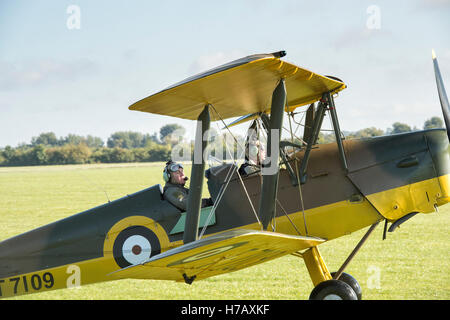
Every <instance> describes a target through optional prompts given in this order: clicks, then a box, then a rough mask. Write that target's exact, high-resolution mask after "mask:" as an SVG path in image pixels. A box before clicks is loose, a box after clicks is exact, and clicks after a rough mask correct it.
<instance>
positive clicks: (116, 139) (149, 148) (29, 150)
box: [0, 124, 185, 166]
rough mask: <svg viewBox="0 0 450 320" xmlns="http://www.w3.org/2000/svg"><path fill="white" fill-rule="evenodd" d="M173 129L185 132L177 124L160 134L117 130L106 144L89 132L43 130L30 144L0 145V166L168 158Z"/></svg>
mask: <svg viewBox="0 0 450 320" xmlns="http://www.w3.org/2000/svg"><path fill="white" fill-rule="evenodd" d="M176 130H177V131H178V132H180V133H181V134H184V132H185V129H184V128H183V127H182V126H180V125H178V124H168V125H165V126H163V127H161V129H160V131H159V136H158V134H156V133H154V134H142V133H140V132H133V131H119V132H115V133H113V134H111V135H110V136H109V138H108V139H107V141H106V143H105V142H104V141H103V140H102V139H101V138H99V137H94V136H91V135H88V136H81V135H75V134H69V135H67V136H66V137H60V138H58V137H57V136H56V135H55V133H53V132H45V133H41V134H40V135H39V136H37V137H33V138H32V139H31V143H28V144H27V143H22V144H19V145H18V146H17V147H11V146H6V147H4V148H0V166H33V165H55V164H85V163H122V162H154V161H167V159H169V158H170V155H171V150H172V146H173V144H174V143H175V142H174V141H173V140H171V134H172V133H173V132H175V131H176Z"/></svg>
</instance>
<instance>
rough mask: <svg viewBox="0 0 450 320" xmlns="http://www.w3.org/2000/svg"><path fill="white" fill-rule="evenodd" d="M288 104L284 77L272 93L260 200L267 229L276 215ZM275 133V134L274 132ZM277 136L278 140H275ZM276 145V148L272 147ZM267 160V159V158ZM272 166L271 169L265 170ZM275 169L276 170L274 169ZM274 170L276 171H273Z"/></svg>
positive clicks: (261, 211)
mask: <svg viewBox="0 0 450 320" xmlns="http://www.w3.org/2000/svg"><path fill="white" fill-rule="evenodd" d="M285 105H286V87H285V82H284V79H281V80H280V82H279V83H278V85H277V87H276V88H275V90H274V91H273V94H272V107H271V110H270V129H271V130H270V134H268V135H267V151H268V152H270V153H271V154H270V156H269V157H268V160H269V163H267V162H266V161H265V163H263V168H262V170H261V171H262V173H263V182H262V190H261V198H260V200H259V216H260V218H261V222H262V224H263V229H264V230H265V229H267V226H268V225H269V222H270V221H271V220H272V219H273V218H274V217H275V200H276V198H277V189H278V173H279V168H278V156H279V152H280V149H279V145H280V138H281V128H282V126H283V112H284V106H285ZM274 133H275V134H274ZM274 138H276V139H277V140H276V141H275V140H273V139H274ZM272 145H274V146H275V148H273V147H272ZM266 160H267V159H266ZM269 166H270V170H265V169H267V167H269ZM272 169H275V170H272ZM273 171H274V173H272V172H273Z"/></svg>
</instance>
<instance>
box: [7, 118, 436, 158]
mask: <svg viewBox="0 0 450 320" xmlns="http://www.w3.org/2000/svg"><path fill="white" fill-rule="evenodd" d="M442 127H443V121H442V120H441V119H440V118H439V117H433V118H431V119H429V120H427V121H425V123H424V126H423V129H431V128H442ZM415 130H419V129H418V128H415V127H414V128H411V127H410V126H409V125H407V124H404V123H400V122H395V123H394V124H393V125H392V127H391V128H388V129H387V130H386V131H383V130H381V129H378V128H375V127H371V128H365V129H361V130H358V131H356V132H345V133H344V135H345V137H346V139H351V138H369V137H375V136H382V135H389V134H397V133H402V132H408V131H415ZM174 133H176V135H175V134H174ZM184 134H185V129H184V128H183V127H182V126H180V125H178V124H168V125H165V126H163V127H161V128H160V130H159V135H158V134H157V133H154V134H142V133H139V132H133V131H119V132H115V133H113V134H111V135H110V136H109V138H108V139H107V141H106V143H105V142H104V141H103V140H102V139H101V138H99V137H94V136H91V135H88V136H80V135H75V134H69V135H67V136H66V137H60V138H58V137H56V135H55V133H53V132H45V133H41V134H40V135H39V136H37V137H33V138H32V139H31V143H29V144H26V143H22V144H20V145H18V146H17V147H11V146H6V147H4V148H0V166H32V165H56V164H85V163H123V162H155V161H167V160H168V159H170V158H171V153H172V148H173V147H174V145H176V144H177V143H180V142H182V143H187V144H189V143H190V142H189V143H188V142H186V141H184V140H183V136H184ZM239 140H241V141H244V140H245V139H244V138H243V137H239ZM334 140H335V138H334V133H333V132H331V133H320V135H319V140H318V142H319V143H329V142H333V141H334Z"/></svg>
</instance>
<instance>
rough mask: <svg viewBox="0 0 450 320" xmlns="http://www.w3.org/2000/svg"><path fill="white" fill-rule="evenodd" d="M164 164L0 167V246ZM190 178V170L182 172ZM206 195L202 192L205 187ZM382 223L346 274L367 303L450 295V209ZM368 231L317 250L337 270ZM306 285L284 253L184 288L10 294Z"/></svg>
mask: <svg viewBox="0 0 450 320" xmlns="http://www.w3.org/2000/svg"><path fill="white" fill-rule="evenodd" d="M163 167H164V164H163V163H136V164H93V165H66V166H41V167H14V168H0V219H1V220H0V221H1V223H0V241H2V240H5V239H7V238H10V237H12V236H15V235H18V234H21V233H23V232H26V231H29V230H31V229H34V228H37V227H39V226H42V225H45V224H48V223H50V222H53V221H56V220H59V219H62V218H65V217H68V216H70V215H73V214H75V213H78V212H81V211H84V210H87V209H89V208H92V207H95V206H98V205H100V204H103V203H105V202H107V201H108V198H109V199H110V200H111V201H112V200H115V199H118V198H120V197H122V196H125V195H126V194H131V193H134V192H136V191H139V190H142V189H144V188H147V187H149V186H152V185H154V184H157V183H160V184H163V181H162V170H163ZM186 172H187V175H188V176H189V172H190V168H189V167H187V168H186ZM204 189H205V190H204V196H207V195H208V192H207V190H206V189H207V188H204ZM383 224H384V223H380V224H379V225H378V227H377V229H376V230H375V231H374V232H373V234H372V235H371V237H370V238H369V239H368V240H367V242H366V243H365V244H364V246H363V247H362V249H361V250H360V251H359V253H358V254H357V255H356V257H355V258H354V260H353V261H352V262H351V263H350V265H349V266H348V267H347V269H346V272H348V273H350V274H351V275H353V276H354V277H355V278H356V279H357V280H358V281H359V283H360V285H361V287H362V290H363V299H365V300H429V299H430V300H448V299H449V298H450V268H449V263H448V262H449V258H450V234H449V227H448V226H449V224H450V204H448V205H446V206H443V207H440V208H439V212H438V213H432V214H427V215H425V214H420V215H417V216H415V217H414V218H412V219H411V220H409V221H407V222H405V223H404V224H403V225H401V227H400V228H399V229H397V230H396V231H395V232H393V233H388V234H387V239H386V240H384V241H383V240H382V234H383ZM366 230H367V229H364V230H359V231H357V232H355V233H353V234H350V235H348V236H345V237H342V238H339V239H336V240H333V241H330V242H327V243H325V244H323V245H321V246H320V247H319V248H320V251H321V253H322V255H323V257H324V259H325V262H326V263H327V266H328V269H329V270H330V271H337V269H338V268H339V267H340V265H341V264H342V262H343V261H344V260H345V259H346V257H347V256H348V254H349V253H350V252H351V251H352V250H353V248H354V246H355V245H356V244H357V242H358V241H359V240H360V239H361V237H362V236H363V235H364V233H365V232H366ZM312 289H313V285H312V282H311V280H310V278H309V275H308V272H307V270H306V267H305V265H304V263H303V260H302V259H300V258H297V257H294V256H291V255H289V256H286V257H282V258H280V259H277V260H273V261H270V262H267V263H264V264H261V265H257V266H254V267H251V268H248V269H244V270H240V271H237V272H234V273H230V274H225V275H220V276H216V277H212V278H209V279H205V280H202V281H198V282H195V281H194V283H193V284H192V285H187V284H184V283H175V282H168V281H157V280H132V279H125V280H119V281H113V282H105V283H98V284H92V285H87V286H82V287H79V288H74V289H64V290H56V291H51V292H43V293H37V294H30V295H24V296H19V297H15V298H12V299H26V300H34V299H36V300H40V299H51V300H62V299H64V300H105V299H108V300H109V299H120V300H126V299H138V300H140V299H150V300H182V299H199V300H206V299H214V300H222V299H227V300H247V299H252V300H253V299H254V300H260V299H261V300H277V299H286V300H303V299H308V297H309V294H310V292H311V290H312Z"/></svg>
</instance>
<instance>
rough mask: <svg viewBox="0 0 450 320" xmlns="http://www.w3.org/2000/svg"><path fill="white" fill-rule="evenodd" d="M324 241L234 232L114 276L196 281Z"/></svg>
mask: <svg viewBox="0 0 450 320" xmlns="http://www.w3.org/2000/svg"><path fill="white" fill-rule="evenodd" d="M324 241H325V240H324V239H320V238H314V237H301V236H289V235H284V234H280V233H274V232H266V231H254V230H234V231H228V232H224V233H222V234H219V235H215V236H212V237H209V238H205V239H202V240H198V241H195V242H192V243H189V244H186V245H183V246H181V247H178V248H175V249H171V250H169V251H166V252H164V253H161V254H159V255H158V256H155V257H153V258H151V259H150V260H148V261H147V262H145V263H143V264H140V265H134V266H130V267H127V268H124V269H121V270H119V271H117V272H115V273H114V275H115V276H119V277H120V278H137V279H158V280H175V281H184V280H185V276H186V277H188V278H192V277H194V276H195V279H196V280H199V279H205V278H208V277H211V276H215V275H219V274H223V273H229V272H233V271H236V270H240V269H243V268H247V267H250V266H253V265H256V264H259V263H263V262H266V261H269V260H272V259H275V258H279V257H281V256H284V255H287V254H290V253H293V252H297V251H300V250H304V249H307V248H310V247H312V246H316V245H318V244H320V243H322V242H324ZM183 275H184V276H183Z"/></svg>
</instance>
